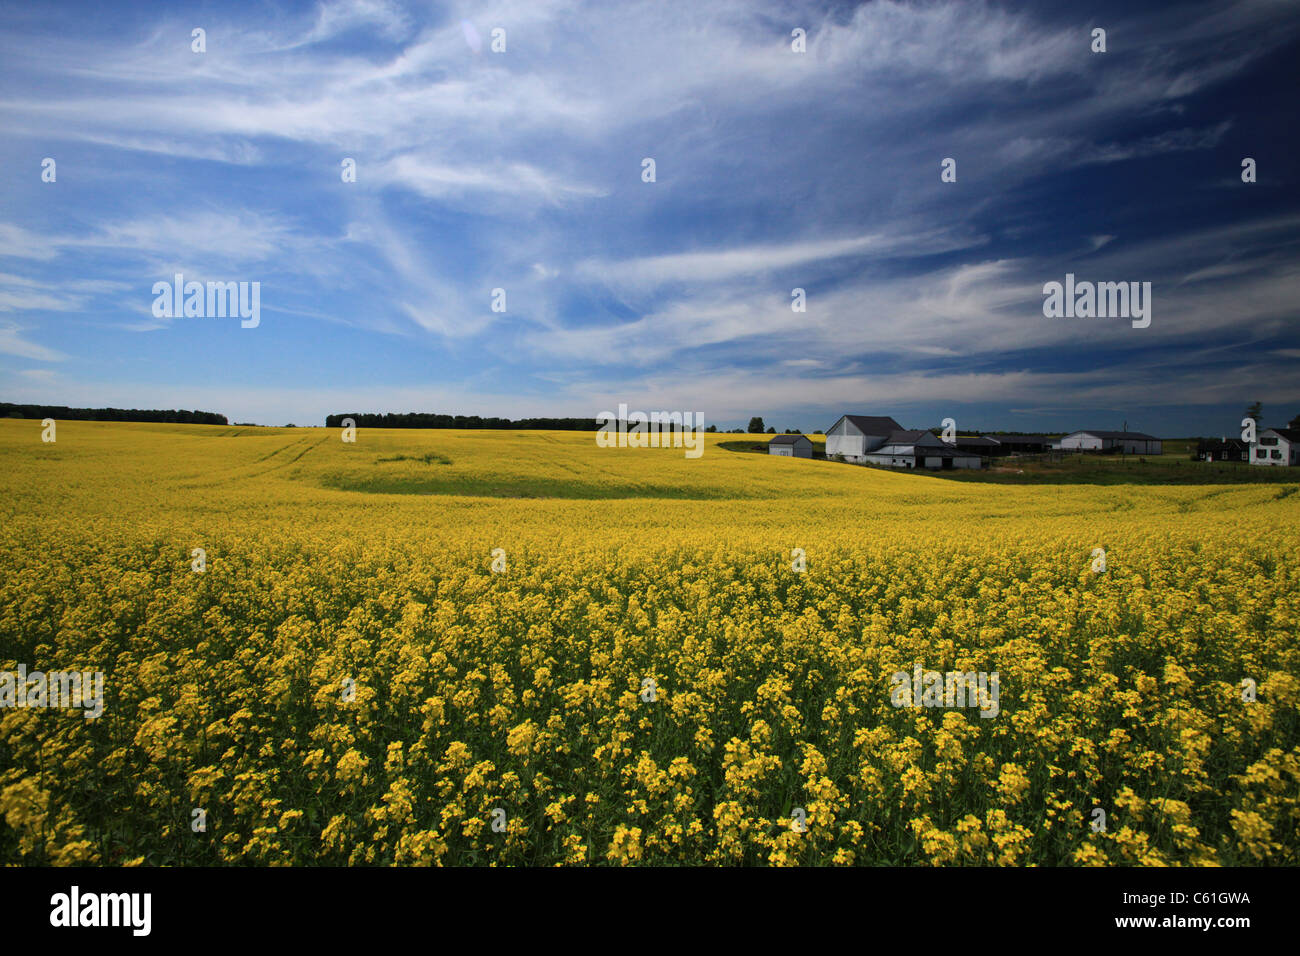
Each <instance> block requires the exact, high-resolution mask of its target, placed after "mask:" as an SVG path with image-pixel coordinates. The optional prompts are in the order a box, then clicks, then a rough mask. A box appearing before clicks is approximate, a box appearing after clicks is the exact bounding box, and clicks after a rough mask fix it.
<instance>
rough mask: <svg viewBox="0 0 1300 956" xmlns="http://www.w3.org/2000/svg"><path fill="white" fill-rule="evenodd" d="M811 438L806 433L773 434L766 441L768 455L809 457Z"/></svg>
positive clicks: (810, 453)
mask: <svg viewBox="0 0 1300 956" xmlns="http://www.w3.org/2000/svg"><path fill="white" fill-rule="evenodd" d="M812 448H813V446H812V440H811V439H809V438H808V436H807V435H774V436H772V440H771V441H769V442H768V443H767V453H768V454H769V455H780V456H781V457H783V458H811V457H812Z"/></svg>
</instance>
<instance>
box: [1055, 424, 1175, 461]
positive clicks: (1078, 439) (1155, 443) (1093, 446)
mask: <svg viewBox="0 0 1300 956" xmlns="http://www.w3.org/2000/svg"><path fill="white" fill-rule="evenodd" d="M1162 448H1163V445H1162V443H1161V441H1160V439H1159V438H1157V437H1156V436H1155V435H1144V434H1143V433H1142V432H1108V431H1098V430H1095V429H1090V430H1088V431H1079V432H1071V433H1070V434H1068V435H1066V436H1065V437H1064V438H1062V439H1061V450H1062V451H1119V452H1123V453H1124V454H1126V455H1160V454H1163V451H1162Z"/></svg>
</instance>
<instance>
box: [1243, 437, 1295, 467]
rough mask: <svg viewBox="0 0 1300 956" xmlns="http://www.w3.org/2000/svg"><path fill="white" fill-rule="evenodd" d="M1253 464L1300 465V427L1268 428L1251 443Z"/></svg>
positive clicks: (1251, 461) (1251, 460)
mask: <svg viewBox="0 0 1300 956" xmlns="http://www.w3.org/2000/svg"><path fill="white" fill-rule="evenodd" d="M1250 463H1251V464H1252V465H1300V429H1297V428H1266V429H1264V430H1263V431H1262V432H1260V433H1259V435H1258V436H1256V440H1255V441H1253V442H1251V443H1250Z"/></svg>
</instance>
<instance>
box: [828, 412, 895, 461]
mask: <svg viewBox="0 0 1300 956" xmlns="http://www.w3.org/2000/svg"><path fill="white" fill-rule="evenodd" d="M902 430H903V426H902V425H900V424H898V422H896V421H894V420H893V419H892V418H890V417H888V416H887V415H886V416H875V415H841V416H840V417H839V419H838V420H837V421H836V422H835V424H834V425H832V426H831V427H830V428H828V429H826V457H827V458H831V457H833V456H835V455H839V456H840V457H842V458H844V459H845V460H847V461H852V462H856V463H858V464H863V463H865V462H866V460H867V459H866V455H867V452H869V451H874V450H875V449H877V448H880V447H882V446H883V445H884V444H885V442H886V441H887V440H888V439H889V436H890V435H892V434H894V433H895V432H900V431H902Z"/></svg>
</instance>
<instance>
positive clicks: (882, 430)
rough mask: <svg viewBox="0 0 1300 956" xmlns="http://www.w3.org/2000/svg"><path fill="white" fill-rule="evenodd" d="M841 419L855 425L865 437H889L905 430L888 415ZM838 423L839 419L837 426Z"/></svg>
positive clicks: (852, 416) (849, 416)
mask: <svg viewBox="0 0 1300 956" xmlns="http://www.w3.org/2000/svg"><path fill="white" fill-rule="evenodd" d="M841 417H842V418H847V419H848V420H849V421H850V422H852V423H853V427H854V428H856V429H857V430H858V431H860V432H862V434H864V435H889V434H891V433H893V432H896V431H901V430H902V428H903V426H902V425H900V424H898V422H896V421H894V420H893V419H892V418H890V417H889V416H888V415H843V416H841ZM838 422H839V419H836V423H837V424H838ZM834 427H835V426H834V425H832V426H831V428H834Z"/></svg>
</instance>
